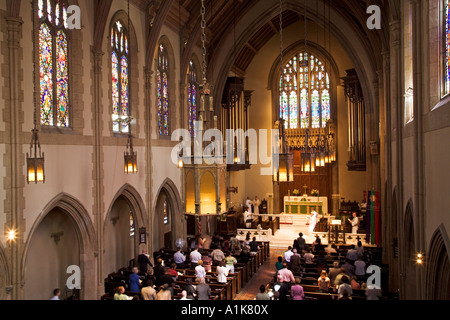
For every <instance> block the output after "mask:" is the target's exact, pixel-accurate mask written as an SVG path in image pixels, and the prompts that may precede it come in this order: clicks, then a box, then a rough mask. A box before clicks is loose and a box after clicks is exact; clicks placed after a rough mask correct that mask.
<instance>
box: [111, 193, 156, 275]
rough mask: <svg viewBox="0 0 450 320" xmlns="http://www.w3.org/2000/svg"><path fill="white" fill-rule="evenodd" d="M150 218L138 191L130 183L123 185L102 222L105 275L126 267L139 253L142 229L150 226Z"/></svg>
mask: <svg viewBox="0 0 450 320" xmlns="http://www.w3.org/2000/svg"><path fill="white" fill-rule="evenodd" d="M147 220H148V219H147V216H146V214H145V206H144V203H143V201H142V198H141V197H140V195H139V193H138V192H137V190H136V189H134V188H133V187H132V186H131V185H128V184H126V185H124V186H123V187H122V188H121V189H120V190H119V191H118V192H117V193H116V196H115V197H114V198H113V201H112V202H111V205H110V207H109V210H108V213H107V215H106V218H105V221H104V225H103V239H104V256H103V275H104V276H105V275H107V274H109V273H111V272H114V271H117V270H118V269H120V268H122V267H127V266H128V264H129V261H130V260H132V259H135V258H136V257H137V256H138V254H139V249H140V248H139V244H140V243H139V242H140V239H139V236H138V235H139V229H140V228H142V227H145V228H147V226H148V222H147ZM147 242H148V241H147Z"/></svg>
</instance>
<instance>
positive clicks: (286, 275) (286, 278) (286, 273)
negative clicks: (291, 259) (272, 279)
mask: <svg viewBox="0 0 450 320" xmlns="http://www.w3.org/2000/svg"><path fill="white" fill-rule="evenodd" d="M278 276H281V279H282V280H283V282H284V283H288V284H291V283H294V282H295V278H294V274H293V273H292V271H291V270H289V269H288V268H287V263H286V262H284V263H283V269H281V270H279V271H278ZM289 286H290V285H289Z"/></svg>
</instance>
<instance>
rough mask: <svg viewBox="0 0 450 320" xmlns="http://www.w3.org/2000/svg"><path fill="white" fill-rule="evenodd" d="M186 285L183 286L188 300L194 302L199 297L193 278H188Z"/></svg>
mask: <svg viewBox="0 0 450 320" xmlns="http://www.w3.org/2000/svg"><path fill="white" fill-rule="evenodd" d="M185 282H186V284H185V285H184V286H183V288H182V289H183V290H185V291H186V293H187V298H188V299H190V300H194V299H195V297H196V296H197V293H196V291H197V289H196V288H195V287H194V285H193V284H192V279H191V278H187V279H186V280H185Z"/></svg>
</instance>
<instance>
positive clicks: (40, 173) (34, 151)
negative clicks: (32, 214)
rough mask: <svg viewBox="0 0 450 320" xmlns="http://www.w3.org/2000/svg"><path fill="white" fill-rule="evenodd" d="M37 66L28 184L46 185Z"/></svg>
mask: <svg viewBox="0 0 450 320" xmlns="http://www.w3.org/2000/svg"><path fill="white" fill-rule="evenodd" d="M33 27H35V14H34V13H33ZM32 39H33V54H36V41H35V37H34V36H33V37H32ZM35 65H36V64H35V63H33V77H34V81H33V88H34V89H33V105H34V114H33V117H34V119H33V122H34V127H33V130H31V142H30V153H28V152H27V183H28V184H29V183H30V182H34V183H35V184H37V183H38V182H42V183H45V169H44V162H45V159H44V153H43V152H41V143H40V142H39V130H38V129H37V110H36V107H37V103H36V66H35Z"/></svg>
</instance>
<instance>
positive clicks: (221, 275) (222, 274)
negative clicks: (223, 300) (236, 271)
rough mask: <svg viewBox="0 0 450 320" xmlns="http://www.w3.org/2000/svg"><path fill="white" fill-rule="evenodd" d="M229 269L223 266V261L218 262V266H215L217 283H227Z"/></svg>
mask: <svg viewBox="0 0 450 320" xmlns="http://www.w3.org/2000/svg"><path fill="white" fill-rule="evenodd" d="M229 271H230V269H228V268H227V267H225V262H224V261H221V262H219V266H218V267H217V268H216V275H217V282H218V283H227V276H228V273H229Z"/></svg>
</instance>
